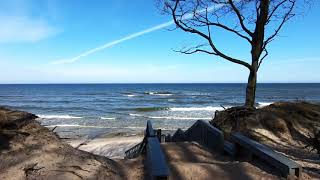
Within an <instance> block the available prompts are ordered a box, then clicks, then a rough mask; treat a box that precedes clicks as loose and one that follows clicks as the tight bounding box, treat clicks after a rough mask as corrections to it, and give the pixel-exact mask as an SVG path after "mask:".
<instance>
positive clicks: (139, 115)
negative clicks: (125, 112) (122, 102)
mask: <svg viewBox="0 0 320 180" xmlns="http://www.w3.org/2000/svg"><path fill="white" fill-rule="evenodd" d="M129 115H130V116H138V117H142V116H143V115H142V114H129Z"/></svg>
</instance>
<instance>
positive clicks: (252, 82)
mask: <svg viewBox="0 0 320 180" xmlns="http://www.w3.org/2000/svg"><path fill="white" fill-rule="evenodd" d="M257 69H258V66H257V61H255V60H254V61H253V63H252V69H251V70H250V74H249V78H248V83H247V89H246V103H245V106H247V107H254V104H255V98H256V87H257Z"/></svg>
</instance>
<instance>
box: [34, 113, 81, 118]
mask: <svg viewBox="0 0 320 180" xmlns="http://www.w3.org/2000/svg"><path fill="white" fill-rule="evenodd" d="M37 116H38V117H39V118H43V119H81V118H82V117H78V116H70V115H42V114H39V115H37Z"/></svg>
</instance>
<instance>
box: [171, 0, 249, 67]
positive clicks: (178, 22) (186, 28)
mask: <svg viewBox="0 0 320 180" xmlns="http://www.w3.org/2000/svg"><path fill="white" fill-rule="evenodd" d="M179 2H180V0H176V2H175V5H174V7H173V8H172V7H171V6H170V5H167V7H168V8H169V9H170V10H171V14H172V17H173V20H174V22H175V24H176V25H177V26H178V27H179V28H180V29H182V30H183V31H185V32H189V33H193V34H198V35H199V36H201V37H203V38H204V39H206V40H207V41H208V42H209V45H210V46H211V48H212V50H213V51H214V55H217V56H220V57H222V58H224V59H226V60H228V61H230V62H233V63H236V64H240V65H243V66H245V67H247V68H248V69H249V70H251V69H252V67H251V65H250V64H249V63H247V62H245V61H242V60H239V59H235V58H232V57H230V56H227V55H226V54H224V53H222V52H221V51H219V50H218V49H217V47H216V46H215V45H214V43H213V41H212V39H211V37H209V36H208V35H206V34H205V33H203V32H201V31H199V30H197V29H194V28H192V27H190V26H188V25H187V24H186V23H185V22H183V20H182V18H181V17H182V16H181V15H180V16H178V17H180V19H179V20H178V19H177V15H176V10H177V7H178V5H179ZM197 52H200V49H198V51H197ZM201 52H203V51H201Z"/></svg>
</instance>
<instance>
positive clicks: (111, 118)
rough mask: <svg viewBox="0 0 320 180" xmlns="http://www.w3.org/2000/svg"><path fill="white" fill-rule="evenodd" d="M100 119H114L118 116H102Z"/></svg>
mask: <svg viewBox="0 0 320 180" xmlns="http://www.w3.org/2000/svg"><path fill="white" fill-rule="evenodd" d="M100 119H103V120H114V119H116V118H115V117H100Z"/></svg>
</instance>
